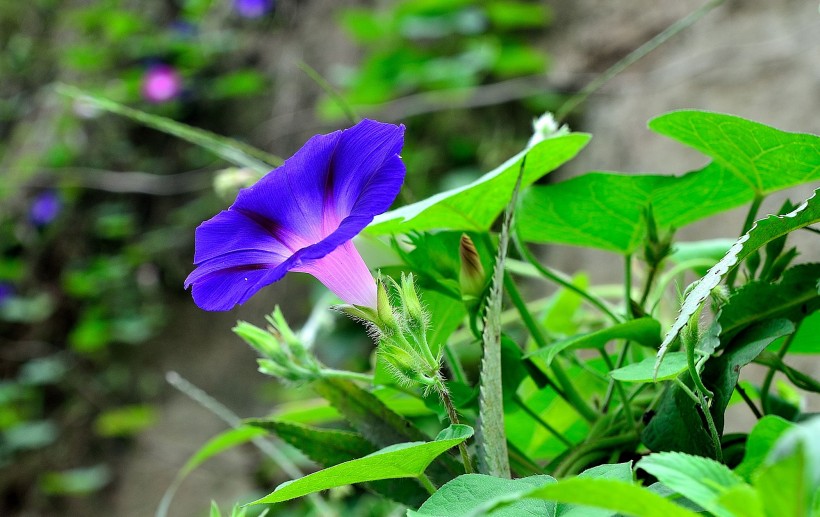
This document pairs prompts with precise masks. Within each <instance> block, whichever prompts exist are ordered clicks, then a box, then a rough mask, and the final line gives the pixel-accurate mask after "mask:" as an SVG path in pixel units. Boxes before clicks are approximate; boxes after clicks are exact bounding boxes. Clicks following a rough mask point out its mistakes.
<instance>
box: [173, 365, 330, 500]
mask: <svg viewBox="0 0 820 517" xmlns="http://www.w3.org/2000/svg"><path fill="white" fill-rule="evenodd" d="M165 380H166V381H167V382H168V384H170V385H171V386H173V387H174V388H176V389H177V390H179V391H180V392H182V393H183V394H185V395H187V396H188V398H190V399H191V400H193V401H194V402H196V403H198V404H199V405H200V406H202V407H203V408H205V409H207V410H208V411H210V412H211V413H213V414H214V415H216V417H218V418H219V419H221V420H222V421H223V422H225V423H226V424H228V425H229V426H231V427H232V428H234V429H237V428H239V427H240V426H242V419H241V418H239V416H238V415H237V414H236V413H234V412H233V411H231V410H230V409H228V408H227V407H226V406H225V405H223V404H222V403H221V402H219V401H218V400H216V399H215V398H213V397H211V396H210V395H208V394H207V393H205V392H204V391H203V390H201V389H200V388H198V387H197V386H194V385H193V384H191V383H190V382H188V380H186V379H185V378H184V377H182V376H181V375H180V374H178V373H177V372H174V371H170V372H168V373H166V374H165ZM251 443H253V444H254V445H255V446H256V447H257V448H258V449H259V450H261V451H262V452H263V453H264V454H265V455H267V456H268V457H269V458H270V459H271V460H273V462H274V463H275V464H276V465H277V466H278V467H279V468H280V469H282V471H284V472H285V473H286V474H287V475H288V476H290V477H291V478H293V479H296V478H300V477H302V476H304V473H303V472H302V471H301V470H300V469H299V467H298V466H297V465H296V464H295V463H294V462H293V461H291V459H290V458H289V457H288V456H287V455H286V454H285V453H283V452H282V451H280V450H279V448H278V447H277V446H276V445H275V444H274V443H272V442H271V441H269V440H266V439H264V438H261V437H257V438H254V439H252V440H251ZM180 482H181V479H180ZM172 489H173V490H169V493H168V494H166V496H163V500H162V501H161V503H160V509H158V510H157V515H163V516H164V515H167V511H168V507H169V506H170V504H171V498H172V497H173V495H174V491H175V489H176V487H172ZM308 501H310V504H312V505H313V507H314V508H315V509H316V511H317V512H318V513H319V515H328V516H335V515H337V512H336V510H334V509H333V508H331V507H330V506H329V505H328V503H326V502H325V500H324V499H322V498H321V497H320V496H319V494H310V495H309V496H308Z"/></svg>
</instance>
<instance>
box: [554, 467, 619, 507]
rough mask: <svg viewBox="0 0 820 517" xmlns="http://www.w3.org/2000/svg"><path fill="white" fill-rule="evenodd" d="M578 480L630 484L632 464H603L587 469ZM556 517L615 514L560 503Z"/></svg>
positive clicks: (579, 475)
mask: <svg viewBox="0 0 820 517" xmlns="http://www.w3.org/2000/svg"><path fill="white" fill-rule="evenodd" d="M578 477H579V478H588V479H614V480H616V481H623V482H625V483H632V462H631V461H630V462H626V463H615V464H604V465H598V466H595V467H592V468H589V469H587V470H585V471H583V472H581V473H580V474H578ZM555 515H556V517H610V516H614V515H615V512H612V511H611V510H597V509H592V508H589V507H586V506H578V505H574V504H567V503H560V504H558V507H557V508H556V511H555Z"/></svg>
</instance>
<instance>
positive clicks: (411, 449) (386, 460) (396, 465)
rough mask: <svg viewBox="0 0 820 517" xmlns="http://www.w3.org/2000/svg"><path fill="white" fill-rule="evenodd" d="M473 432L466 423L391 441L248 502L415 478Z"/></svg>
mask: <svg viewBox="0 0 820 517" xmlns="http://www.w3.org/2000/svg"><path fill="white" fill-rule="evenodd" d="M472 435H473V430H472V428H470V427H469V426H466V425H453V426H450V427H448V428H447V429H445V430H444V431H442V432H441V433H440V434H439V436H438V437H437V439H436V440H435V441H432V442H410V443H402V444H396V445H392V446H390V447H386V448H384V449H382V450H380V451H377V452H375V453H373V454H370V455H368V456H365V457H364V458H359V459H356V460H352V461H347V462H344V463H340V464H339V465H335V466H333V467H330V468H326V469H324V470H320V471H319V472H315V473H313V474H309V475H307V476H305V477H303V478H299V479H296V480H293V481H288V482H286V483H283V484H281V485H279V486H278V487H276V490H274V491H273V492H271V493H270V494H268V495H267V496H265V497H263V498H261V499H257V500H256V501H253V502H252V503H250V504H263V503H279V502H282V501H288V500H290V499H295V498H297V497H302V496H304V495H307V494H311V493H314V492H319V491H321V490H327V489H328V488H333V487H338V486H344V485H350V484H353V483H364V482H368V481H378V480H382V479H396V478H417V477H419V476H421V475H422V474H423V473H424V471H425V469H426V468H427V466H428V465H430V463H432V461H433V460H434V459H435V458H436V457H437V456H439V455H441V454H443V453H444V452H446V451H447V450H449V449H451V448H453V447H455V446H457V445H458V444H460V443H461V442H463V441H464V440H466V439H467V438H469V437H470V436H472Z"/></svg>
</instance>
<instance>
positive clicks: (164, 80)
mask: <svg viewBox="0 0 820 517" xmlns="http://www.w3.org/2000/svg"><path fill="white" fill-rule="evenodd" d="M180 91H182V77H181V76H180V75H179V72H177V71H176V70H175V69H174V68H173V67H171V66H169V65H163V64H160V65H152V66H150V67H148V69H147V70H146V71H145V74H144V75H143V76H142V96H143V97H144V98H145V100H147V101H149V102H154V103H160V102H166V101H169V100H171V99H173V98H175V97H176V96H178V95H179V93H180Z"/></svg>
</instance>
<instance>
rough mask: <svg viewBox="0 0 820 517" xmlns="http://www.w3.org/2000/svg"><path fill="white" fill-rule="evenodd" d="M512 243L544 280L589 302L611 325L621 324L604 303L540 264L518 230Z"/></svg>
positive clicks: (619, 319)
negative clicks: (604, 315)
mask: <svg viewBox="0 0 820 517" xmlns="http://www.w3.org/2000/svg"><path fill="white" fill-rule="evenodd" d="M513 243H514V244H515V248H516V249H517V250H518V253H520V254H521V256H522V257H524V259H526V260H527V262H529V263H530V264H532V266H533V267H534V268H535V269H536V270H537V271H538V272H539V273H540V274H541V275H542V276H543V277H544V278H546V279H548V280H550V281H552V282H555V283H556V284H558V285H560V286H561V287H563V288H564V289H567V290H569V291H572V292H573V293H575V294H577V295H578V296H580V297H581V298H583V299H584V300H586V301H587V302H589V303H590V304H591V305H593V306H594V307H597V308H598V309H599V310H600V311H601V312H603V313H604V314H606V315H607V316H608V317H609V318H610V319H611V320H612V322H613V323H620V322H621V318H619V317H618V316H617V315H615V313H614V312H612V310H611V309H610V308H609V307H608V306H607V303H606V302H604V301H603V300H601V299H600V298H598V297H596V296H594V295H593V294H592V293H590V292H588V291H586V290H584V289H581V288H580V287H578V286H576V285H574V284H573V283H572V282H570V281H569V280H567V279H566V278H563V277H562V275H560V274H558V273H557V272H555V271H553V270H551V269H550V268H548V267H546V266H545V265H543V264H541V262H539V261H538V259H537V258H536V257H535V255H533V253H532V252H531V251H530V250H529V249H528V248H527V246H526V244H524V241H523V240H522V239H521V236H520V235H519V230H517V229H516V231H515V233H514V234H513Z"/></svg>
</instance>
